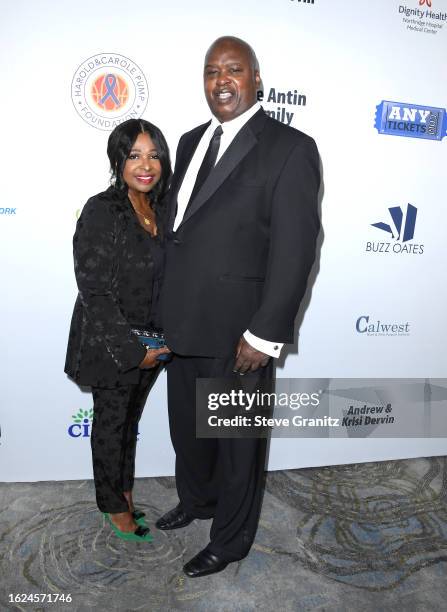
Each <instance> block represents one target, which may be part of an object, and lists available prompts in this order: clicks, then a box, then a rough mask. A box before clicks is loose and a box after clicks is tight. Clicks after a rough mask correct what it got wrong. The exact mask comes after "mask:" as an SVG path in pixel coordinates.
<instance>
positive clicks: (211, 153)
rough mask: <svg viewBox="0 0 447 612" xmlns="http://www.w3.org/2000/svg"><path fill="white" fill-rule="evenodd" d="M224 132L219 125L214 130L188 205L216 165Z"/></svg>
mask: <svg viewBox="0 0 447 612" xmlns="http://www.w3.org/2000/svg"><path fill="white" fill-rule="evenodd" d="M222 134H223V130H222V126H221V125H218V126H217V128H216V129H215V130H214V134H213V137H212V138H211V140H210V144H209V145H208V149H207V150H206V153H205V157H204V158H203V161H202V164H201V166H200V168H199V171H198V173H197V178H196V182H195V183H194V187H193V189H192V192H191V197H190V198H189V202H188V206H189V205H190V204H191V202H192V201H193V199H194V198H195V196H196V195H197V193H198V191H199V189H200V188H201V187H202V185H203V183H204V182H205V180H206V179H207V178H208V175H209V173H210V172H211V170H212V169H213V168H214V166H215V165H216V159H217V154H218V153H219V147H220V137H221V136H222ZM188 206H187V208H188Z"/></svg>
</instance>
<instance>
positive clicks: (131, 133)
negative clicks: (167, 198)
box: [107, 119, 172, 208]
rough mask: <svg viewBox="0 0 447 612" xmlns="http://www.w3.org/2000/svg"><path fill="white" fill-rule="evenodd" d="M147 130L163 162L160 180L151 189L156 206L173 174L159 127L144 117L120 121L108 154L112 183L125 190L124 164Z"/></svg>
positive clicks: (153, 204)
mask: <svg viewBox="0 0 447 612" xmlns="http://www.w3.org/2000/svg"><path fill="white" fill-rule="evenodd" d="M145 132H146V133H147V134H149V136H150V137H151V140H152V142H153V143H154V145H155V147H156V149H157V152H158V156H159V159H160V164H161V177H160V180H159V181H158V183H157V184H156V185H155V186H154V188H153V189H152V190H151V191H150V198H151V205H152V207H153V208H155V207H156V206H157V204H158V203H159V202H160V201H161V200H162V198H163V196H164V194H165V193H166V191H167V189H168V187H169V180H170V178H171V174H172V171H171V160H170V157H169V149H168V145H167V143H166V140H165V137H164V136H163V134H162V133H161V131H160V130H159V129H158V127H157V126H155V125H154V124H153V123H149V121H145V120H144V119H128V120H127V121H124V122H123V123H120V124H119V125H118V126H117V127H116V128H115V129H114V130H113V132H112V133H111V134H110V136H109V140H108V142H107V155H108V157H109V160H110V171H111V173H112V183H113V185H114V187H115V189H118V190H119V191H125V190H126V189H127V185H126V183H125V182H124V180H123V171H124V166H125V164H126V161H127V158H128V157H129V154H130V152H131V150H132V147H133V146H134V144H135V141H136V139H137V138H138V135H139V134H142V133H145Z"/></svg>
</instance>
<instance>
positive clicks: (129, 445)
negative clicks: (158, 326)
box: [91, 367, 160, 513]
mask: <svg viewBox="0 0 447 612" xmlns="http://www.w3.org/2000/svg"><path fill="white" fill-rule="evenodd" d="M159 369H160V368H159V367H157V368H153V369H150V370H141V373H140V381H139V383H138V384H136V385H126V386H123V387H116V388H114V389H104V388H101V387H92V393H93V424H92V433H91V445H92V458H93V476H94V479H95V488H96V502H97V504H98V508H99V509H100V510H101V512H110V513H115V512H127V510H128V505H127V501H126V498H125V497H124V495H123V491H131V490H132V488H133V483H134V474H135V452H136V446H137V435H138V423H139V420H140V417H141V414H142V412H143V408H144V405H145V403H146V399H147V395H148V393H149V390H150V388H151V387H152V385H153V384H154V382H155V379H156V378H157V374H158V371H159Z"/></svg>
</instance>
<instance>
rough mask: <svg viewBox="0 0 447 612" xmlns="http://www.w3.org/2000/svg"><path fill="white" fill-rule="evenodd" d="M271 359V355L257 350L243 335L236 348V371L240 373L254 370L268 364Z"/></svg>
mask: <svg viewBox="0 0 447 612" xmlns="http://www.w3.org/2000/svg"><path fill="white" fill-rule="evenodd" d="M269 359H270V356H269V355H266V354H265V353H262V352H261V351H257V350H256V349H255V348H253V347H252V346H251V345H250V344H248V342H247V341H246V340H245V338H244V337H242V338H241V339H240V340H239V342H238V345H237V349H236V363H235V364H234V371H235V372H238V373H239V374H245V373H246V372H254V371H255V370H258V369H259V368H261V367H264V366H266V365H267V364H268V362H269Z"/></svg>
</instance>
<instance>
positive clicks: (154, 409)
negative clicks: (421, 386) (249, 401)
mask: <svg viewBox="0 0 447 612" xmlns="http://www.w3.org/2000/svg"><path fill="white" fill-rule="evenodd" d="M1 22H2V23H1V26H0V28H1V43H0V45H1V48H2V57H3V62H2V74H1V85H2V87H1V90H2V93H1V96H0V104H1V115H0V119H1V122H2V125H1V134H2V139H1V147H0V154H1V160H2V163H1V168H2V172H1V175H2V178H1V181H2V188H1V202H0V233H1V243H0V249H1V287H2V300H1V302H0V308H1V311H0V314H1V335H2V350H1V353H0V362H1V363H0V371H1V388H0V403H1V411H0V428H1V437H0V480H3V481H22V480H45V479H77V478H86V477H90V475H91V467H90V437H89V436H90V428H91V416H92V413H91V409H92V401H91V396H90V395H89V393H88V392H86V391H81V390H79V389H78V388H77V387H76V385H74V384H73V383H72V382H71V381H70V380H68V379H67V378H66V376H65V374H64V373H63V366H64V358H65V348H66V341H67V334H68V327H69V322H70V316H71V311H72V307H73V303H74V300H75V297H76V284H75V280H74V274H73V264H72V244H71V241H72V235H73V231H74V228H75V223H76V219H77V217H78V215H79V213H80V210H81V209H82V206H83V204H84V203H85V202H86V200H87V199H88V198H89V197H90V196H91V195H93V194H95V193H97V192H99V191H102V190H103V189H105V188H106V187H107V185H108V180H109V173H108V164H107V158H106V142H107V137H108V134H109V132H110V130H111V129H113V127H114V126H115V125H117V123H119V122H121V121H123V120H125V119H126V118H129V117H139V116H142V117H144V118H146V119H149V120H150V121H152V122H153V123H156V124H157V125H158V126H160V127H161V129H162V130H163V131H164V133H165V135H166V137H167V140H168V142H169V145H170V148H171V151H172V154H173V156H174V154H175V149H176V145H177V142H178V139H179V137H180V135H181V134H182V133H183V132H185V131H187V130H189V129H191V128H192V127H194V126H195V125H198V124H199V123H202V122H204V121H206V120H207V119H208V118H209V111H208V108H207V105H206V103H205V100H204V96H203V90H202V65H203V58H204V53H205V51H206V49H207V48H208V46H209V44H210V43H211V42H212V41H213V40H214V39H215V38H217V37H218V36H221V35H224V34H231V35H236V36H239V37H241V38H243V39H245V40H247V41H248V42H249V43H250V44H251V45H252V46H253V48H254V49H255V51H256V53H257V55H258V58H259V62H260V66H261V74H262V81H263V100H262V103H263V105H264V108H265V110H267V111H268V112H269V113H270V114H271V115H272V116H273V117H275V118H276V119H278V120H279V121H282V122H284V123H286V124H288V125H291V126H293V127H296V128H298V129H300V130H302V131H304V132H307V133H309V134H310V135H312V136H313V137H314V138H315V140H316V141H317V143H318V146H319V150H320V154H321V158H322V164H323V170H324V197H323V199H322V221H323V227H324V235H323V236H322V243H321V250H320V253H319V261H318V265H317V266H316V268H315V273H314V278H313V282H312V290H311V292H309V296H308V299H307V303H308V305H307V308H306V309H305V312H304V313H302V315H301V319H302V324H301V328H300V336H299V342H298V343H297V345H296V346H295V347H292V348H290V350H287V351H285V353H286V358H283V357H282V358H281V359H280V361H279V364H278V368H277V376H278V377H283V378H298V377H303V378H318V379H322V380H326V381H327V380H328V379H334V378H337V377H343V378H350V379H353V378H355V379H363V378H391V377H394V378H400V379H410V378H413V377H414V378H418V379H426V378H427V377H429V378H439V379H442V378H443V377H445V376H446V348H445V347H446V345H447V332H446V325H445V312H446V298H447V289H446V283H445V269H446V251H445V225H446V212H445V211H446V202H445V176H446V167H447V156H446V151H447V148H446V147H447V143H446V138H445V136H446V126H447V124H446V110H445V109H446V106H447V81H446V78H445V58H446V51H447V0H405V1H404V0H375V2H373V3H372V2H370V1H369V0H356V1H355V2H352V1H351V2H334V1H333V0H246V1H245V2H239V1H237V0H226V1H225V2H210V1H209V0H206V1H205V0H190V1H189V2H183V1H180V0H171V2H168V3H163V2H155V1H153V0H147V1H146V2H144V3H140V4H138V5H130V4H126V3H123V2H119V1H118V0H108V1H107V2H105V1H103V0H97V1H95V2H87V1H86V0H79V1H78V2H75V3H67V2H57V1H56V0H52V1H50V0H42V1H40V2H26V1H25V0H20V1H17V2H10V3H5V4H4V6H3V7H2V20H1ZM291 197H293V194H291ZM310 294H311V295H310ZM179 307H181V306H180V305H179ZM402 409H403V410H405V407H403V408H402ZM446 453H447V441H446V439H441V438H428V437H426V438H423V437H420V438H400V439H397V438H393V439H385V438H378V439H374V438H372V437H366V438H362V439H358V438H356V436H352V435H351V436H349V435H347V436H345V437H342V438H341V439H340V438H337V439H331V438H329V439H322V438H316V439H310V438H305V439H303V438H290V439H287V438H274V439H272V443H271V446H270V462H269V467H270V469H280V468H290V467H301V466H310V465H325V464H335V463H350V462H357V461H371V460H380V459H387V458H399V457H411V456H428V455H435V454H446ZM173 465H174V456H173V452H172V449H171V443H170V439H169V432H168V426H167V407H166V383H165V377H164V375H162V376H161V377H160V378H159V380H158V382H157V385H156V388H155V389H154V390H153V392H152V393H151V395H150V398H149V401H148V404H147V407H146V410H145V413H144V416H143V419H142V422H141V426H140V436H139V447H138V464H137V473H138V475H140V476H144V475H145V476H150V475H166V474H172V473H173Z"/></svg>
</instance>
